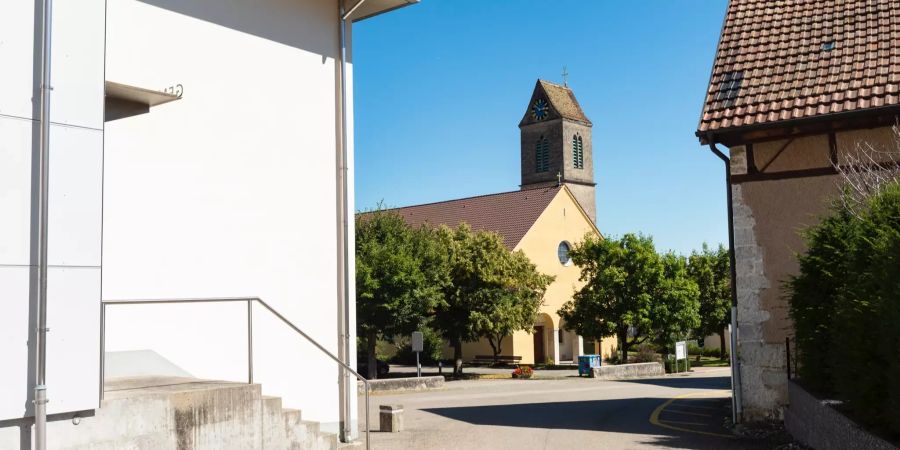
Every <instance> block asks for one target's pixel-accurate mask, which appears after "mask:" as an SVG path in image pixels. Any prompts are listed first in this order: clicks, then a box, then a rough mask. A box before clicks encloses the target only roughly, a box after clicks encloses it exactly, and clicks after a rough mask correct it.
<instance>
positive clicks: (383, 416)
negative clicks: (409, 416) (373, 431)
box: [378, 405, 403, 433]
mask: <svg viewBox="0 0 900 450" xmlns="http://www.w3.org/2000/svg"><path fill="white" fill-rule="evenodd" d="M378 418H379V421H380V422H381V432H382V433H399V432H400V431H402V430H403V405H381V406H380V407H379V414H378Z"/></svg>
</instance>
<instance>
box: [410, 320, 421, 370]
mask: <svg viewBox="0 0 900 450" xmlns="http://www.w3.org/2000/svg"><path fill="white" fill-rule="evenodd" d="M409 345H410V347H412V351H414V352H416V376H417V377H421V376H422V365H421V364H420V363H419V353H421V352H422V351H423V350H424V349H425V336H424V335H423V334H422V332H421V331H413V334H412V339H411V341H410V343H409Z"/></svg>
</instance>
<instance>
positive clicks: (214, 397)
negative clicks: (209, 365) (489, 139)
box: [0, 377, 338, 450]
mask: <svg viewBox="0 0 900 450" xmlns="http://www.w3.org/2000/svg"><path fill="white" fill-rule="evenodd" d="M47 431H48V441H49V444H50V448H56V449H90V450H105V449H122V448H128V449H178V450H182V449H292V450H293V449H326V450H337V449H338V438H337V435H335V434H332V433H326V432H322V431H321V430H320V429H319V423H318V422H310V421H306V420H303V418H302V415H301V413H300V410H297V409H287V408H283V407H282V405H281V398H279V397H268V396H263V395H262V394H261V389H260V385H258V384H245V383H232V382H224V381H210V380H198V379H194V378H172V377H135V378H118V379H110V380H108V381H107V383H106V396H105V399H104V400H103V402H102V405H101V407H100V409H98V410H97V411H96V415H95V416H93V417H85V418H82V419H81V420H80V423H79V424H77V425H76V424H75V423H74V421H71V420H64V421H58V422H51V423H50V424H48V429H47ZM6 436H7V435H0V448H7V447H6V444H7V442H6V441H5V440H4V437H6ZM10 447H11V448H18V445H16V446H10Z"/></svg>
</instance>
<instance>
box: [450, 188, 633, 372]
mask: <svg viewBox="0 0 900 450" xmlns="http://www.w3.org/2000/svg"><path fill="white" fill-rule="evenodd" d="M588 234H590V235H594V236H598V235H600V232H599V231H598V230H597V227H596V226H594V224H593V222H592V221H591V219H590V218H588V216H587V214H586V213H585V211H584V210H583V209H582V208H581V206H580V205H579V204H578V202H577V201H576V200H575V197H574V196H573V195H572V192H571V191H569V189H568V188H567V187H566V188H564V189H560V190H559V192H558V193H557V194H556V197H554V199H553V200H552V201H551V202H550V203H549V204H548V206H547V208H546V209H545V210H544V211H543V212H542V213H541V215H540V216H539V217H538V219H537V220H536V221H535V222H534V224H533V225H532V226H531V229H529V230H528V232H527V233H526V234H525V236H524V237H523V238H522V240H521V241H520V242H519V243H518V244H517V245H516V246H515V248H514V249H513V250H514V251H515V250H521V251H522V252H524V253H525V255H526V256H528V258H529V259H530V260H531V262H532V263H534V264H535V265H536V266H537V270H538V271H540V272H541V273H544V274H547V275H552V276H554V277H556V279H555V280H554V281H553V283H551V284H550V286H549V287H548V288H547V292H546V294H545V296H544V304H543V305H542V306H541V310H540V314H539V316H538V321H537V322H536V323H535V325H536V326H541V327H543V329H540V328H536V330H538V332H540V331H542V335H541V336H540V337H539V338H536V336H535V335H534V334H532V333H529V332H526V331H518V332H516V333H514V334H513V336H511V337H507V338H505V339H504V340H503V343H502V352H501V355H504V356H521V357H522V360H521V363H522V364H541V363H545V362H548V360H552V361H553V362H554V363H557V364H558V363H560V362H563V361H577V357H578V356H579V355H581V354H586V353H585V352H584V351H583V343H582V340H581V339H579V337H578V336H576V335H575V333H573V332H567V331H565V330H564V324H563V327H561V326H560V317H559V315H558V314H557V311H558V310H559V309H560V308H561V307H562V305H563V304H564V303H566V302H567V301H569V300H571V299H572V295H573V294H574V293H575V292H576V291H577V290H578V289H581V287H582V286H584V282H583V281H580V280H579V277H580V275H581V271H580V270H579V268H578V267H577V266H575V265H574V264H572V263H571V262H569V263H568V264H566V265H564V264H562V263H560V260H559V257H558V254H557V250H558V247H559V244H560V242H567V243H568V244H569V246H570V247H574V245H575V244H578V243H580V242H581V241H583V240H584V237H585V235H588ZM560 335H562V336H560ZM536 339H540V340H541V341H542V343H543V345H542V347H543V356H544V358H543V359H540V355H536V354H535V353H536V352H535V350H536V348H535V347H538V348H537V350H538V353H540V350H541V349H540V347H541V345H540V344H539V345H538V346H536V345H535V343H536ZM615 346H616V342H615V338H612V337H610V338H606V339H603V341H602V342H601V343H599V345H598V344H597V343H594V349H593V351H590V352H588V353H594V354H600V355H602V356H603V357H604V358H607V357H608V356H609V355H610V354H611V353H612V352H613V351H614V347H615ZM448 353H449V355H447V356H450V355H452V351H450V352H448ZM491 354H492V351H491V347H490V345H489V344H488V343H487V341H486V340H484V339H482V340H480V341H477V342H470V343H465V344H463V358H464V359H465V360H472V359H474V358H475V357H476V356H479V355H485V356H486V355H491ZM535 356H537V358H535Z"/></svg>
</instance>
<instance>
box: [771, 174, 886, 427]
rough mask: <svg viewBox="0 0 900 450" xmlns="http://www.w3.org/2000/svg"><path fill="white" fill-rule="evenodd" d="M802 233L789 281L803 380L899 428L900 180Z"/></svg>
mask: <svg viewBox="0 0 900 450" xmlns="http://www.w3.org/2000/svg"><path fill="white" fill-rule="evenodd" d="M805 238H806V242H807V246H808V250H807V252H806V253H805V254H803V255H800V256H799V258H798V259H799V262H800V273H799V275H797V276H796V277H794V278H792V279H791V280H789V282H788V283H787V285H786V288H787V289H786V291H787V295H788V297H789V300H790V313H791V317H792V319H793V320H794V324H795V330H796V342H797V349H798V351H799V355H798V358H799V363H800V364H799V366H800V367H799V373H800V376H801V378H802V380H803V383H804V384H806V385H807V386H808V387H810V388H811V389H813V390H816V391H819V392H823V393H827V394H834V395H837V396H838V397H839V398H841V399H842V400H845V401H846V402H847V407H848V408H849V410H850V412H851V413H852V414H853V415H854V416H855V417H856V418H857V419H858V420H860V421H861V422H863V423H865V424H867V425H870V426H875V427H890V429H892V430H893V432H894V433H896V434H900V414H897V413H896V411H897V410H898V408H900V362H898V359H900V358H898V356H900V355H898V354H897V352H898V348H900V185H892V186H888V187H886V188H885V189H884V190H883V191H882V192H881V193H880V194H879V195H876V196H874V197H872V198H871V199H869V200H868V203H867V204H866V205H865V207H864V208H856V209H854V210H853V211H852V212H850V211H849V210H847V209H846V208H841V207H840V206H835V208H834V212H833V214H832V215H831V216H829V217H827V218H825V219H824V220H822V221H821V222H820V223H819V224H818V225H816V226H814V227H812V228H810V229H808V230H807V231H806V232H805ZM836 354H837V355H842V357H841V358H835V356H834V355H836ZM836 361H839V362H836Z"/></svg>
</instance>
